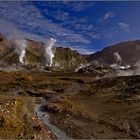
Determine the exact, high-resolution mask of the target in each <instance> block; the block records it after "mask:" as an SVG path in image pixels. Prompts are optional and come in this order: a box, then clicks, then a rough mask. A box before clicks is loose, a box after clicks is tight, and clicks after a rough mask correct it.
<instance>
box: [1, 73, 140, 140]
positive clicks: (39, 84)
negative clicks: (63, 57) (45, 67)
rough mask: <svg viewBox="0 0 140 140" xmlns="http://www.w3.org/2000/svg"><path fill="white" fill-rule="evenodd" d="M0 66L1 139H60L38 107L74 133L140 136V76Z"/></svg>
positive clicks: (62, 128)
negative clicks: (99, 75)
mask: <svg viewBox="0 0 140 140" xmlns="http://www.w3.org/2000/svg"><path fill="white" fill-rule="evenodd" d="M94 77H95V76H94V74H90V73H51V72H50V73H49V72H38V71H36V72H35V71H32V72H27V71H13V72H4V71H0V79H1V80H0V138H20V139H22V138H24V139H25V138H29V139H30V138H34V139H43V138H57V137H56V135H55V134H54V132H52V131H51V130H50V129H49V127H47V126H46V125H44V124H43V122H42V120H41V119H39V118H38V116H37V114H36V112H35V109H34V108H35V106H36V105H37V104H41V103H42V98H43V99H44V102H45V103H43V104H42V110H43V111H44V112H46V113H49V115H50V121H51V123H52V124H53V125H55V126H56V127H58V128H60V129H61V130H63V131H64V132H66V134H67V135H68V136H70V137H71V138H140V129H139V128H140V117H139V116H140V107H139V106H140V103H139V100H140V76H129V77H116V78H115V77H114V78H104V79H99V78H98V79H96V78H94Z"/></svg>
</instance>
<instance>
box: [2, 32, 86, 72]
mask: <svg viewBox="0 0 140 140" xmlns="http://www.w3.org/2000/svg"><path fill="white" fill-rule="evenodd" d="M25 42H26V48H25V52H26V53H25V57H24V59H23V61H24V65H32V66H34V65H35V66H43V67H45V66H46V64H47V62H48V60H47V56H46V53H45V44H44V43H43V42H39V41H34V40H30V39H25V40H20V39H19V40H17V39H13V40H8V39H7V38H6V37H5V36H3V35H2V34H0V60H1V61H0V65H1V66H9V65H12V66H13V65H14V66H15V65H16V66H21V65H23V64H21V62H20V61H19V56H20V54H21V52H22V47H23V43H25ZM54 55H55V57H54V58H53V65H52V67H53V69H54V70H59V71H60V70H61V71H62V70H63V71H65V70H69V71H71V70H72V71H74V70H75V69H76V68H77V67H79V66H80V64H81V63H82V64H83V63H86V59H85V58H84V57H83V56H82V55H80V54H79V53H78V52H77V51H73V50H71V49H70V48H62V47H54Z"/></svg>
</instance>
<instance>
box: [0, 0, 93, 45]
mask: <svg viewBox="0 0 140 140" xmlns="http://www.w3.org/2000/svg"><path fill="white" fill-rule="evenodd" d="M60 15H61V13H60ZM0 17H1V19H0V31H1V32H4V33H6V34H11V35H12V34H13V30H14V34H22V36H24V37H27V36H29V35H30V38H32V37H33V38H34V37H36V38H37V37H39V38H42V40H45V39H46V38H47V37H49V36H54V37H56V39H57V40H58V42H59V41H60V40H61V41H62V42H63V41H67V42H69V43H71V42H73V43H83V44H89V43H90V40H88V39H87V38H85V37H84V36H83V35H82V34H78V33H75V31H74V30H71V29H68V28H66V27H63V26H61V24H57V23H54V22H50V20H49V19H47V18H46V17H44V15H42V13H41V12H40V10H39V9H38V8H37V7H36V6H35V5H33V4H32V3H31V2H30V3H29V2H0ZM66 17H69V14H68V13H64V14H63V15H61V19H63V20H64V19H66ZM5 23H6V25H7V26H6V27H5ZM15 32H16V33H15Z"/></svg>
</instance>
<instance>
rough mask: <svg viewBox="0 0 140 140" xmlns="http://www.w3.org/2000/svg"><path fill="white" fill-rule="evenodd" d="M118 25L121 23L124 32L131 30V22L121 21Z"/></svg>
mask: <svg viewBox="0 0 140 140" xmlns="http://www.w3.org/2000/svg"><path fill="white" fill-rule="evenodd" d="M118 25H119V27H120V29H121V30H123V31H124V32H126V33H129V32H130V28H129V27H130V25H129V24H127V23H124V22H119V23H118Z"/></svg>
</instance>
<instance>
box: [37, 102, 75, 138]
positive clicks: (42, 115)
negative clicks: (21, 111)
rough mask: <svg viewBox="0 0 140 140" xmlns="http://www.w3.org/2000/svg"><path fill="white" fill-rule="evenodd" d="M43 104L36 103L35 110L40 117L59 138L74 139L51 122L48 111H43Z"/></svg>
mask: <svg viewBox="0 0 140 140" xmlns="http://www.w3.org/2000/svg"><path fill="white" fill-rule="evenodd" d="M41 106H42V105H36V107H35V112H36V113H37V116H38V118H39V119H40V120H41V121H42V122H43V124H44V125H46V126H47V127H48V128H49V129H50V131H51V132H52V133H53V134H54V135H55V136H56V137H57V139H72V138H71V137H70V136H68V135H67V134H66V133H65V132H64V131H62V130H61V129H59V128H58V127H56V126H55V125H53V124H51V123H50V120H49V119H50V115H49V114H48V113H47V112H43V111H42V110H41Z"/></svg>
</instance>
